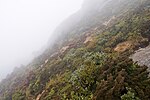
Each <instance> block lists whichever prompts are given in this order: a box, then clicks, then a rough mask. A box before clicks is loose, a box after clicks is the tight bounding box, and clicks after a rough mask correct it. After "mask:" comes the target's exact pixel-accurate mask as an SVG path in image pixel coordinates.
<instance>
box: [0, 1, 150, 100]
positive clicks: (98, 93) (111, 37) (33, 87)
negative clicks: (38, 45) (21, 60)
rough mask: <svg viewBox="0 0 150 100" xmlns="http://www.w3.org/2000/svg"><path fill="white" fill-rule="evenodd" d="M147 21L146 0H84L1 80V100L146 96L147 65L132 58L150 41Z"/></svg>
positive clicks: (149, 92)
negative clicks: (50, 37)
mask: <svg viewBox="0 0 150 100" xmlns="http://www.w3.org/2000/svg"><path fill="white" fill-rule="evenodd" d="M86 2H87V3H86ZM91 2H93V3H92V5H90V3H91ZM94 2H95V3H94ZM99 3H100V4H99ZM87 4H88V5H87ZM95 4H97V5H96V6H95ZM149 27H150V1H149V0H101V1H99V0H91V1H90V0H87V1H85V3H84V4H83V8H82V9H81V10H80V11H78V12H77V13H76V14H74V15H72V16H71V17H70V18H68V19H67V20H66V21H64V22H63V23H62V24H61V25H60V26H59V27H58V28H57V29H56V31H55V32H54V33H55V34H57V37H56V36H54V38H55V41H53V44H52V43H51V45H49V47H48V48H47V49H46V50H45V52H44V53H43V54H42V55H40V56H39V57H37V58H35V59H34V60H33V61H32V62H31V63H30V64H29V65H28V66H22V67H20V68H16V69H15V70H14V72H13V73H11V74H10V75H8V76H7V78H6V79H4V80H3V81H2V82H1V83H0V100H150V78H149V72H148V71H147V68H148V67H147V66H140V65H138V64H137V63H136V62H133V60H132V59H130V56H131V55H132V54H134V53H135V51H136V50H138V49H139V48H145V47H147V46H148V45H149V41H150V29H149Z"/></svg>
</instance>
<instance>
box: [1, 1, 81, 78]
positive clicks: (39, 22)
mask: <svg viewBox="0 0 150 100" xmlns="http://www.w3.org/2000/svg"><path fill="white" fill-rule="evenodd" d="M82 2H83V0H0V79H2V78H4V77H5V76H6V74H8V73H10V72H11V71H12V70H13V68H14V67H15V66H19V65H20V64H22V63H25V62H28V61H30V60H31V58H32V56H31V55H32V54H33V52H35V51H38V50H40V49H41V48H42V46H44V45H45V44H46V43H47V41H48V39H49V38H50V37H51V33H52V31H53V30H54V29H55V28H56V26H58V25H59V24H60V23H61V22H62V21H63V20H64V19H65V18H67V17H68V16H70V15H71V14H73V13H74V12H76V11H77V10H78V9H80V7H81V5H82Z"/></svg>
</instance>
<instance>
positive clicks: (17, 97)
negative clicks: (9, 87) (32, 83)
mask: <svg viewBox="0 0 150 100" xmlns="http://www.w3.org/2000/svg"><path fill="white" fill-rule="evenodd" d="M12 100H25V95H24V94H23V93H21V92H16V93H15V94H13V96H12Z"/></svg>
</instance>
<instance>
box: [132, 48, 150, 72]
mask: <svg viewBox="0 0 150 100" xmlns="http://www.w3.org/2000/svg"><path fill="white" fill-rule="evenodd" d="M131 58H132V59H133V61H134V62H137V63H138V64H139V65H146V66H148V67H149V69H150V46H148V47H146V48H141V49H139V50H138V51H136V53H135V54H133V55H132V56H131Z"/></svg>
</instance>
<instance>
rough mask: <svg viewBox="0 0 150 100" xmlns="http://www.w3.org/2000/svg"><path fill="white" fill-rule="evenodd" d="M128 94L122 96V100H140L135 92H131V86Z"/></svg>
mask: <svg viewBox="0 0 150 100" xmlns="http://www.w3.org/2000/svg"><path fill="white" fill-rule="evenodd" d="M127 90H128V92H127V94H124V95H123V96H121V100H140V99H139V98H138V97H136V96H135V93H133V92H131V89H130V88H127Z"/></svg>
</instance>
